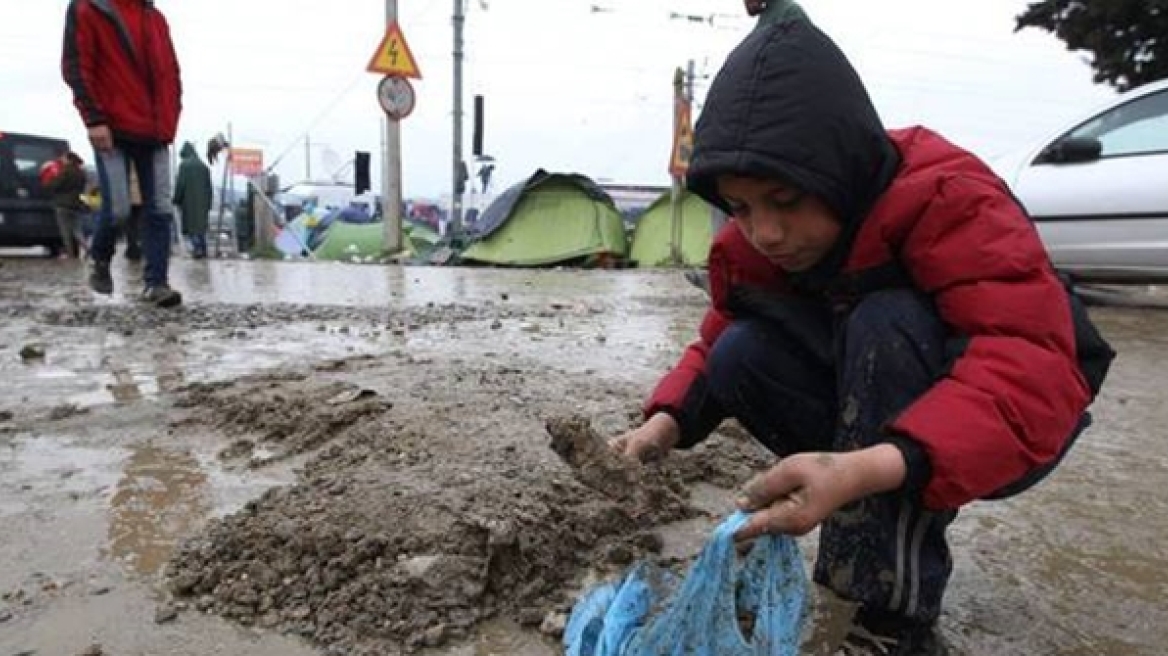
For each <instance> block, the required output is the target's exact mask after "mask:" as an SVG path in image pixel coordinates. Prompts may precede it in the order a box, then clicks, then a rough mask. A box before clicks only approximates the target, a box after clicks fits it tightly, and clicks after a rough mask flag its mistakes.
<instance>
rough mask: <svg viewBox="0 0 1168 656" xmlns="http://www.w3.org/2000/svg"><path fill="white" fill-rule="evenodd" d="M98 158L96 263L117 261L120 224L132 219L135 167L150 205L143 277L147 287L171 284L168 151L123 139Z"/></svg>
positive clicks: (144, 230) (92, 252)
mask: <svg viewBox="0 0 1168 656" xmlns="http://www.w3.org/2000/svg"><path fill="white" fill-rule="evenodd" d="M94 159H95V161H96V162H97V177H98V182H99V184H100V185H101V213H100V214H99V215H98V219H97V225H96V227H95V230H94V234H93V244H92V247H91V250H90V255H91V257H92V258H93V261H95V262H102V263H109V261H110V260H111V259H113V256H114V249H115V248H116V246H117V238H118V231H117V227H118V226H124V225H126V222H127V221H128V220H129V217H130V167H131V166H133V167H134V171H135V172H136V173H137V174H138V188H139V190H140V192H141V195H142V205H143V207H144V208H145V212H144V217H143V218H144V221H143V225H142V226H141V230H142V235H141V240H142V255H143V257H144V258H145V260H146V266H145V274H144V276H143V277H144V279H145V282H146V286H147V287H157V286H161V285H165V284H167V270H168V267H169V264H170V233H171V225H173V219H172V212H171V205H170V202H171V180H170V152H169V149H168V148H167V147H166V146H146V145H141V144H131V143H118V144H116V145H115V147H114V149H113V150H110V151H107V152H101V153H97V154H96V157H95V158H94Z"/></svg>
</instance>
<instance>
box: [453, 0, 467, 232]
mask: <svg viewBox="0 0 1168 656" xmlns="http://www.w3.org/2000/svg"><path fill="white" fill-rule="evenodd" d="M464 1H465V0H454V168H453V183H454V184H453V186H452V188H451V191H452V192H453V193H452V195H451V197H450V228H451V236H452V237H453V238H454V239H455V240H461V238H462V192H463V179H462V173H463V167H464V165H463V163H462V56H463V52H462V49H463V43H462V29H463V26H464V24H465V23H466V12H465V6H464V4H463V3H464Z"/></svg>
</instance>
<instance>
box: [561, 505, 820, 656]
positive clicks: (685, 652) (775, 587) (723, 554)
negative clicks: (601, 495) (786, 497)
mask: <svg viewBox="0 0 1168 656" xmlns="http://www.w3.org/2000/svg"><path fill="white" fill-rule="evenodd" d="M747 519H748V516H747V515H746V514H744V513H735V514H733V515H731V516H730V517H729V518H728V519H726V521H724V522H722V524H721V525H720V526H718V528H717V529H716V530H715V531H714V535H713V537H712V538H711V539H710V541H709V542H708V543H707V544H706V546H705V547H704V548H703V550H702V553H701V555H699V556H698V559H697V561H696V562H695V563H694V564H693V566H692V567H691V568H690V570H689V572H688V573H687V574H686V576H685V578H684V579H679V578H678V577H677V576H675V575H674V574H672V573H671V572H669V571H668V570H665V569H662V568H660V567H656V566H654V565H651V564H649V563H640V564H638V565H636V566H634V567H633V568H632V569H631V570H630V571H629V572H628V573H626V574H625V576H624V578H623V579H621V580H620V581H618V582H616V583H608V584H603V585H600V586H597V587H595V588H593V589H592V590H590V591H589V592H588V593H586V594H585V595H584V597H582V598H581V599H580V600H579V601H578V602H577V603H576V606H575V608H573V609H572V615H571V617H570V618H569V619H568V625H567V627H566V628H565V630H564V645H565V647H566V648H567V651H566V654H567V656H763V655H766V656H793V655H794V654H797V653H798V650H799V638H800V635H801V633H802V630H803V619H804V611H805V608H806V597H807V575H806V574H805V573H804V571H803V561H802V558H800V555H799V547H798V545H796V544H795V540H794V539H793V538H790V537H786V536H766V537H762V538H759V539H758V540H756V541H755V544H754V546H753V548H752V549H751V551H750V554H749V555H748V556H747V557H746V559H745V561H743V562H742V563H741V565H739V563H738V559H737V553H736V550H735V547H734V533H736V532H737V531H738V529H740V528H742V527H743V526H744V525H745V524H746V521H747ZM740 614H747V615H749V616H751V617H753V619H754V628H753V630H752V634H751V636H750V637H749V638H747V637H745V636H743V635H742V631H741V629H740V628H739V621H738V620H739V615H740Z"/></svg>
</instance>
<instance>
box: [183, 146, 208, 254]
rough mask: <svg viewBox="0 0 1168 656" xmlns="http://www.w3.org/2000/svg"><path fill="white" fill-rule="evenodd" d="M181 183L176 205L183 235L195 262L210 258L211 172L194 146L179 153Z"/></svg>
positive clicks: (185, 147) (186, 147) (184, 147)
mask: <svg viewBox="0 0 1168 656" xmlns="http://www.w3.org/2000/svg"><path fill="white" fill-rule="evenodd" d="M179 154H180V155H181V157H182V163H181V164H179V166H178V179H176V180H175V183H174V205H175V206H176V207H178V209H179V211H180V212H181V213H182V232H183V235H185V236H186V238H187V240H188V241H189V242H190V245H191V256H192V257H194V258H195V259H197V260H198V259H202V258H205V257H207V228H208V224H209V223H210V214H211V195H212V184H211V169H210V168H209V167H208V166H207V165H206V164H204V163H203V160H201V159H199V153H198V152H197V151H196V150H195V146H194V145H193V144H192V143H191V142H189V141H188V142H186V143H185V144H183V147H182V150H181V151H180V153H179Z"/></svg>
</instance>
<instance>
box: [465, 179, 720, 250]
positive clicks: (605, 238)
mask: <svg viewBox="0 0 1168 656" xmlns="http://www.w3.org/2000/svg"><path fill="white" fill-rule="evenodd" d="M679 218H680V221H678V222H676V224H675V222H674V212H673V204H672V203H671V198H670V194H668V193H667V194H665V195H663V196H662V197H660V198H658V199H657V200H656V201H655V202H654V203H653V204H652V205H650V206H649V208H648V209H647V210H646V211H645V212H644V214H642V215H641V217H640V219H639V221H638V222H637V227H636V229H635V230H634V232H633V236H632V240H631V242H632V243H631V244H630V243H629V241H630V240H629V238H628V236H627V233H626V231H625V226H624V219H623V218H622V217H621V214H620V212H619V211H618V210H617V209H616V206H615V205H614V203H613V201H612V199H611V198H610V197H609V196H608V194H607V193H605V192H604V190H603V189H601V188H600V187H599V186H597V185H596V183H594V182H593V181H592V180H590V179H588V178H587V177H585V176H582V175H576V174H566V173H548V172H546V171H543V170H539V171H536V172H535V174H533V175H532V176H531V177H530V178H528V179H527V180H525V181H523V182H520V183H518V184H516V185H513V186H512V187H511V188H509V189H508V190H507V191H505V192H504V193H503V194H501V195H500V196H499V197H498V198H496V199H495V201H494V202H493V203H491V205H490V206H489V207H487V209H486V210H485V211H484V212H483V213H482V214H481V215H480V217H479V220H478V221H477V222H476V223H475V224H474V225H473V226H471V227H470V229H469V235H470V237H471V243H470V245H469V246H468V247H467V249H466V250H465V251H463V252H462V254H461V257H462V259H463V260H467V261H471V262H479V263H483V264H492V265H497V266H518V267H536V266H548V265H553V264H582V265H600V266H603V265H606V264H610V263H614V262H618V261H626V260H631V261H632V262H633V263H634V264H636V265H637V266H642V267H657V266H668V265H670V264H679V265H684V266H704V265H705V263H706V257H707V254H708V252H709V249H710V241H711V235H712V234H713V230H714V226H715V225H716V224H717V223H718V222H719V213H718V212H717V210H715V209H714V208H712V207H710V206H709V205H707V204H706V203H705V202H703V201H702V200H701V199H700V198H698V197H697V196H694V195H692V194H688V193H686V194H684V195H683V196H682V197H681V212H680V215H679ZM675 244H676V247H675Z"/></svg>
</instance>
